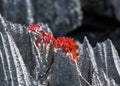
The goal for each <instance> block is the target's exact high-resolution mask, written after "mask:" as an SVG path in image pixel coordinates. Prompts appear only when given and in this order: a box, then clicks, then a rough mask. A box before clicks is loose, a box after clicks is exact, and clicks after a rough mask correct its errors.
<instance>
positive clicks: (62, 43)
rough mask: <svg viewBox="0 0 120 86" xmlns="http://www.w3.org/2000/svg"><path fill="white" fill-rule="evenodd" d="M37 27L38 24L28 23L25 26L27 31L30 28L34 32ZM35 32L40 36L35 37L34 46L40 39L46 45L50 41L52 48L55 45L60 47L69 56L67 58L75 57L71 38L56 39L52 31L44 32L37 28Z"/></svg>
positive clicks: (74, 48)
mask: <svg viewBox="0 0 120 86" xmlns="http://www.w3.org/2000/svg"><path fill="white" fill-rule="evenodd" d="M37 28H38V29H39V28H40V25H39V24H30V25H28V26H27V30H28V31H29V30H32V31H35V32H36V29H37ZM36 33H37V34H38V35H40V37H37V38H36V39H35V44H36V46H38V44H39V43H40V42H41V40H42V41H43V42H44V43H45V45H46V46H47V45H48V43H49V42H50V41H51V42H52V46H53V48H57V47H60V48H62V51H63V52H64V53H65V54H66V55H67V56H68V57H69V59H71V60H73V59H76V58H77V56H76V44H75V42H74V41H73V39H72V38H68V37H58V38H57V39H55V38H54V36H53V34H52V33H50V32H45V31H44V30H37V32H36Z"/></svg>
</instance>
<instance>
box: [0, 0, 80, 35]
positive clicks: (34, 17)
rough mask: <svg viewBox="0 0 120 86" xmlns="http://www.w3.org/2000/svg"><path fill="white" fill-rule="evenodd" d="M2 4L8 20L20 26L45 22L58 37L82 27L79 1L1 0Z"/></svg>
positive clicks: (0, 9) (3, 12)
mask: <svg viewBox="0 0 120 86" xmlns="http://www.w3.org/2000/svg"><path fill="white" fill-rule="evenodd" d="M0 2H1V3H0V6H1V8H0V13H2V15H3V16H4V17H6V18H7V20H9V21H12V22H15V23H20V24H29V23H37V22H44V23H47V24H48V25H49V27H51V28H52V29H51V30H52V31H53V33H54V34H55V35H56V36H58V35H66V34H67V33H68V32H70V31H72V30H74V29H75V28H76V27H77V26H80V25H81V20H82V12H81V4H80V1H79V0H14V1H13V0H9V1H6V0H0ZM13 2H14V3H13ZM65 28H66V29H65Z"/></svg>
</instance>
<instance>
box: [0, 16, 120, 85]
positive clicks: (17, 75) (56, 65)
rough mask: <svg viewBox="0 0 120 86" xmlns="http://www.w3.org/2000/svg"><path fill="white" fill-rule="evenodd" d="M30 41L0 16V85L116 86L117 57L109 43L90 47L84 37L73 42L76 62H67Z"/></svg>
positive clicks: (119, 82)
mask: <svg viewBox="0 0 120 86" xmlns="http://www.w3.org/2000/svg"><path fill="white" fill-rule="evenodd" d="M43 26H44V27H46V26H45V25H44V24H43ZM46 30H47V31H49V29H46ZM33 38H34V34H28V32H27V31H26V30H25V28H24V27H23V26H21V25H19V24H13V23H10V22H8V21H6V20H5V19H4V18H3V17H1V16H0V69H1V70H0V76H1V77H0V83H1V86H8V85H9V86H88V85H87V83H86V81H85V80H87V81H88V82H89V83H90V84H91V86H106V85H107V86H119V85H120V58H119V56H118V53H117V51H116V49H115V48H114V45H113V44H112V42H111V41H110V40H107V41H105V42H103V43H98V44H97V46H96V47H95V48H92V47H91V45H90V43H89V41H88V40H87V38H86V37H85V39H84V42H83V43H82V44H80V43H77V44H78V53H79V56H78V59H77V60H75V61H71V60H69V59H68V58H67V57H66V56H65V55H64V54H63V53H62V51H61V49H58V48H57V49H53V48H52V46H51V43H49V45H48V46H47V47H45V45H44V44H43V43H42V42H41V43H40V45H39V46H38V47H36V46H35V45H34V42H33V41H32V40H34V39H33ZM76 63H77V65H76ZM81 76H82V77H84V78H85V80H83V78H82V77H81Z"/></svg>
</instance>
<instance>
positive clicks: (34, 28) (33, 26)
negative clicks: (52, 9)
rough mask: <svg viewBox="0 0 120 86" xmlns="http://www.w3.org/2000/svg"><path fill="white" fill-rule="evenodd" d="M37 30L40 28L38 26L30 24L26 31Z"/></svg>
mask: <svg viewBox="0 0 120 86" xmlns="http://www.w3.org/2000/svg"><path fill="white" fill-rule="evenodd" d="M37 28H40V25H39V24H30V25H28V26H27V30H36V29H37Z"/></svg>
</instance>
